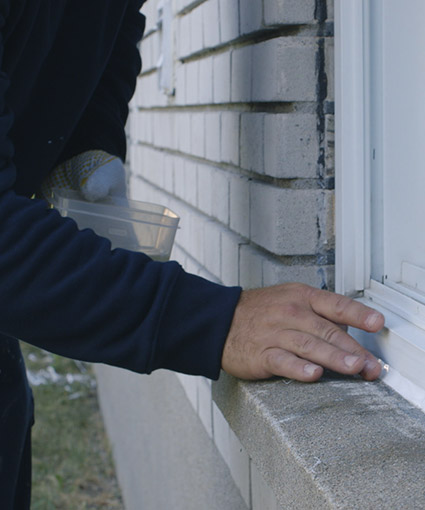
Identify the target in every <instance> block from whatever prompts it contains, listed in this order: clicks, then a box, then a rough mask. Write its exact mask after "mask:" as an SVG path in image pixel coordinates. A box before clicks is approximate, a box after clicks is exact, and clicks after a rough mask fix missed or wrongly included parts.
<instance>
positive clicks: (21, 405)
mask: <svg viewBox="0 0 425 510" xmlns="http://www.w3.org/2000/svg"><path fill="white" fill-rule="evenodd" d="M33 416H34V406H33V399H32V393H31V390H30V388H29V385H28V381H27V377H26V370H25V364H24V361H23V359H22V354H21V350H20V348H19V343H18V341H17V340H14V339H11V338H8V337H5V336H3V335H0V508H1V509H2V510H28V509H29V508H30V499H31V426H32V424H33V422H34V418H33Z"/></svg>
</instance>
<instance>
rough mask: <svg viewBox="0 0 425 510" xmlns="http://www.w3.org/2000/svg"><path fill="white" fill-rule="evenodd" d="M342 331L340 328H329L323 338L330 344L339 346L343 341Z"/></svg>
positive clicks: (324, 332)
mask: <svg viewBox="0 0 425 510" xmlns="http://www.w3.org/2000/svg"><path fill="white" fill-rule="evenodd" d="M341 333H342V330H341V329H340V328H338V327H336V328H328V329H327V330H325V331H323V334H322V338H323V340H325V341H326V342H328V343H329V344H333V345H337V344H338V343H339V341H340V340H341Z"/></svg>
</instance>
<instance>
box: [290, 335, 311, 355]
mask: <svg viewBox="0 0 425 510" xmlns="http://www.w3.org/2000/svg"><path fill="white" fill-rule="evenodd" d="M295 344H296V348H297V353H298V355H300V356H305V355H308V354H310V353H311V352H312V351H314V349H315V346H316V341H315V339H314V338H313V337H311V336H309V335H298V336H297V337H296V340H295Z"/></svg>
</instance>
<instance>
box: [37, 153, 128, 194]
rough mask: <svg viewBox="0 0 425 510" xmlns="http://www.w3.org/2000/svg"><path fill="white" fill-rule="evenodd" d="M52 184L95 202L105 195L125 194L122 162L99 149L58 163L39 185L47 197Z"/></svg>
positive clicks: (125, 187)
mask: <svg viewBox="0 0 425 510" xmlns="http://www.w3.org/2000/svg"><path fill="white" fill-rule="evenodd" d="M53 188H60V189H71V190H74V191H80V192H81V193H82V195H83V197H84V198H85V199H86V200H88V201H90V202H94V201H96V200H101V199H104V198H106V197H108V196H117V197H125V196H126V192H127V186H126V179H125V169H124V164H123V162H122V161H121V160H120V159H119V158H117V157H116V156H111V155H110V154H108V153H107V152H104V151H101V150H92V151H87V152H83V153H82V154H79V155H78V156H74V157H73V158H71V159H68V160H67V161H65V162H64V163H61V164H60V165H58V166H57V167H56V168H55V169H54V170H53V172H52V173H51V174H50V175H49V176H48V177H47V179H46V180H45V181H44V182H43V184H42V186H41V193H42V194H43V196H44V198H46V199H47V200H48V199H49V196H50V195H51V191H52V189H53Z"/></svg>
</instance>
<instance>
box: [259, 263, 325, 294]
mask: <svg viewBox="0 0 425 510" xmlns="http://www.w3.org/2000/svg"><path fill="white" fill-rule="evenodd" d="M329 272H330V273H332V272H333V268H329V267H328V266H326V267H319V266H300V265H296V266H287V265H285V264H283V263H282V262H280V261H279V260H275V259H269V258H265V259H264V260H263V285H265V286H269V285H278V284H280V283H287V282H301V283H305V284H307V285H312V286H313V287H319V288H321V287H322V286H323V284H327V281H328V276H329V275H328V273H329Z"/></svg>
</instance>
